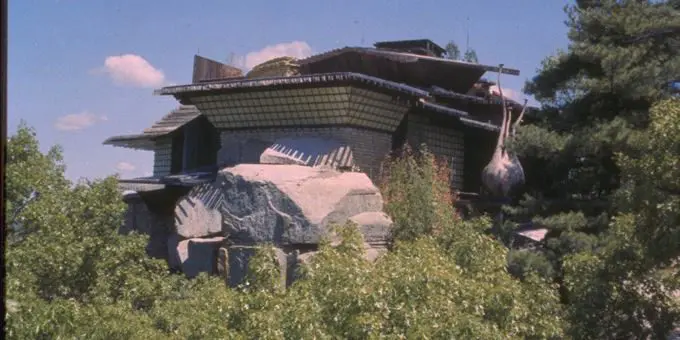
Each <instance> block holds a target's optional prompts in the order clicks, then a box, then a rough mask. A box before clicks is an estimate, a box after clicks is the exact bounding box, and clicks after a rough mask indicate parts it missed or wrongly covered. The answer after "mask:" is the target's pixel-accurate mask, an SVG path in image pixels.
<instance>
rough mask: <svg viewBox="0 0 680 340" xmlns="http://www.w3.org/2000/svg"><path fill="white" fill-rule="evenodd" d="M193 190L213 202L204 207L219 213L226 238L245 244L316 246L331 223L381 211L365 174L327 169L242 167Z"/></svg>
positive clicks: (289, 166) (251, 165)
mask: <svg viewBox="0 0 680 340" xmlns="http://www.w3.org/2000/svg"><path fill="white" fill-rule="evenodd" d="M192 191H194V190H192ZM195 192H201V193H202V194H201V195H200V197H210V198H211V202H210V204H204V206H205V207H210V209H216V210H217V211H219V212H220V214H221V216H222V233H223V236H225V237H228V238H229V240H230V242H233V243H234V244H241V245H252V244H261V243H272V244H274V245H297V244H318V243H319V242H320V241H321V239H322V238H323V237H324V236H326V235H327V232H328V228H329V227H330V226H331V225H334V224H344V223H345V222H347V220H348V219H349V218H350V217H352V216H355V215H358V214H361V213H364V212H379V211H381V210H382V207H383V200H382V196H381V195H380V192H379V190H378V188H376V187H375V185H373V183H372V182H371V180H370V179H369V178H368V176H366V174H363V173H357V172H339V171H336V170H333V169H331V168H327V167H308V166H301V165H267V164H240V165H237V166H235V167H232V168H227V169H224V170H222V171H220V172H219V174H218V175H217V178H216V181H215V182H214V183H210V184H204V185H202V186H201V187H200V188H196V189H195ZM190 194H191V193H190ZM200 197H198V198H199V199H200Z"/></svg>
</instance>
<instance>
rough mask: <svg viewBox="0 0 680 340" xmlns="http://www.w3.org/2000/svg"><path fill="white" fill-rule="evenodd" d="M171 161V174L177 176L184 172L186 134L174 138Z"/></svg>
mask: <svg viewBox="0 0 680 340" xmlns="http://www.w3.org/2000/svg"><path fill="white" fill-rule="evenodd" d="M171 157H172V158H171V161H170V173H171V174H176V173H178V172H181V171H182V165H183V164H182V163H183V158H184V134H183V133H182V131H180V132H179V133H177V134H176V135H174V136H173V137H172V156H171Z"/></svg>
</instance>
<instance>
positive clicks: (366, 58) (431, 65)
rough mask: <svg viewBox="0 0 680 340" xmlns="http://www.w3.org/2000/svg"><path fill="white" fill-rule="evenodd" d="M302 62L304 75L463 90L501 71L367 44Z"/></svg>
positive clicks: (506, 71)
mask: <svg viewBox="0 0 680 340" xmlns="http://www.w3.org/2000/svg"><path fill="white" fill-rule="evenodd" d="M298 64H299V65H300V72H301V73H302V74H317V73H328V72H341V71H343V72H347V71H349V72H356V73H362V74H367V75H370V76H375V77H378V78H381V79H385V80H389V81H395V82H403V83H407V84H409V85H413V86H419V87H429V86H432V85H436V86H440V87H443V88H447V89H451V90H453V91H456V92H462V93H465V92H467V91H468V90H469V89H470V88H472V86H474V84H475V82H477V81H478V80H479V79H480V78H481V77H482V75H484V73H486V72H499V71H500V69H499V68H498V67H496V66H489V65H482V64H476V63H469V62H464V61H460V60H450V59H444V58H438V57H431V56H425V55H419V54H413V53H405V52H396V51H389V50H382V49H375V48H367V47H345V48H341V49H337V50H333V51H329V52H326V53H322V54H318V55H314V56H311V57H309V58H306V59H301V60H298ZM502 73H504V74H509V75H519V70H516V69H510V68H503V70H502Z"/></svg>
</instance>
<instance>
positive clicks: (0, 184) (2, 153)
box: [0, 0, 8, 314]
mask: <svg viewBox="0 0 680 340" xmlns="http://www.w3.org/2000/svg"><path fill="white" fill-rule="evenodd" d="M1 12H2V28H1V29H2V42H1V43H0V44H2V58H0V63H1V64H2V71H1V74H0V77H1V78H2V89H0V92H2V98H0V116H1V118H0V119H2V122H0V130H2V140H0V146H2V147H0V158H2V165H0V192H2V201H0V217H1V218H2V226H1V228H2V295H3V296H6V294H5V273H6V272H5V251H6V249H7V247H6V244H5V241H6V237H5V236H6V233H7V228H6V226H5V164H6V163H7V28H8V24H7V0H2V11H1ZM2 310H3V314H5V304H4V303H3V308H2Z"/></svg>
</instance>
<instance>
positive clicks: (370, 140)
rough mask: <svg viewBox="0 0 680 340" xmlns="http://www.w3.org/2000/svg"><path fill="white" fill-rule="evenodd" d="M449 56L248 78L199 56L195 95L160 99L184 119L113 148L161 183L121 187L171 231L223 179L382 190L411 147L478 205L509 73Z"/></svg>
mask: <svg viewBox="0 0 680 340" xmlns="http://www.w3.org/2000/svg"><path fill="white" fill-rule="evenodd" d="M443 51H444V49H443V48H441V47H440V46H438V45H437V44H435V43H433V42H432V41H430V40H410V41H391V42H380V43H376V44H375V47H373V48H367V47H345V48H340V49H336V50H332V51H329V52H325V53H321V54H318V55H314V56H311V57H309V58H306V59H302V60H293V59H291V58H277V59H275V60H272V61H270V62H267V63H265V64H263V65H259V66H257V67H256V68H255V69H253V70H252V71H251V72H249V73H248V74H246V75H243V74H242V72H241V71H240V70H238V69H235V68H233V67H230V66H227V65H224V64H221V63H218V62H216V61H212V60H209V59H205V58H202V57H199V56H196V57H195V60H194V77H193V80H192V83H191V84H186V85H179V86H170V87H165V88H162V89H159V90H157V91H156V94H158V95H169V96H173V97H175V98H176V99H177V100H178V101H179V102H180V104H181V106H180V107H179V108H178V109H176V110H174V111H172V112H170V113H168V114H167V115H166V116H165V117H163V118H162V119H161V120H160V121H158V122H157V123H156V124H154V125H153V126H152V127H150V128H148V129H146V130H144V132H143V133H141V134H139V135H132V136H115V137H111V138H109V139H107V140H106V141H105V142H104V144H108V145H113V146H119V147H126V148H133V149H140V150H149V151H153V152H154V169H153V176H151V177H146V178H134V179H123V180H121V183H122V185H124V186H125V188H126V189H128V190H134V191H135V192H136V193H137V196H135V197H138V198H140V199H142V198H143V199H144V201H145V202H147V205H148V206H149V207H148V209H152V210H156V211H158V214H161V215H163V216H165V217H163V218H165V219H170V218H171V210H169V209H170V207H169V206H168V204H170V202H172V201H173V199H176V198H178V197H180V196H181V195H182V194H183V193H185V192H186V191H188V188H190V187H191V186H193V185H196V184H198V183H202V182H205V181H210V180H211V179H212V176H213V175H214V174H215V173H216V171H217V170H218V169H221V168H224V167H228V166H232V165H235V164H239V163H286V164H288V163H290V164H305V165H309V166H317V165H329V166H334V167H336V168H339V169H343V170H346V171H362V172H365V173H367V174H368V175H369V177H371V178H372V179H373V180H376V179H377V177H378V175H379V170H380V165H381V162H382V160H383V159H384V158H385V156H386V155H388V154H389V153H390V152H391V151H393V150H396V149H399V148H400V147H402V146H403V145H404V143H407V142H408V143H409V144H410V145H412V146H417V145H420V144H423V143H424V144H426V145H427V146H428V149H429V150H430V151H431V152H433V153H434V154H435V155H436V156H437V157H439V158H442V159H444V160H446V161H447V162H449V164H451V167H452V170H453V174H452V179H451V185H452V188H453V189H454V190H455V191H458V192H471V193H477V192H479V190H480V187H481V179H480V176H481V171H482V169H483V168H484V166H485V165H486V164H487V163H488V161H489V159H490V157H491V154H492V153H493V149H494V146H495V142H496V138H497V136H498V130H499V125H500V120H501V112H502V110H501V103H500V98H499V97H498V96H495V95H493V94H492V93H490V91H489V87H490V86H491V85H493V83H492V82H489V81H485V80H483V79H482V76H483V75H484V74H485V73H487V72H499V71H501V70H499V68H498V67H495V66H487V65H482V64H475V63H468V62H462V61H456V60H449V59H444V58H442V57H441V56H442V53H443ZM502 72H503V73H504V74H509V75H519V71H518V70H513V69H508V68H503V70H502ZM510 102H511V104H512V105H513V107H514V109H515V110H516V111H517V113H518V112H519V110H520V109H521V108H520V105H519V104H518V103H516V102H512V101H510ZM515 116H516V115H515ZM148 202H153V203H151V204H149V203H148ZM163 202H164V203H163ZM170 205H171V204H170ZM168 214H170V215H168ZM168 223H171V221H169V222H168Z"/></svg>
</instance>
